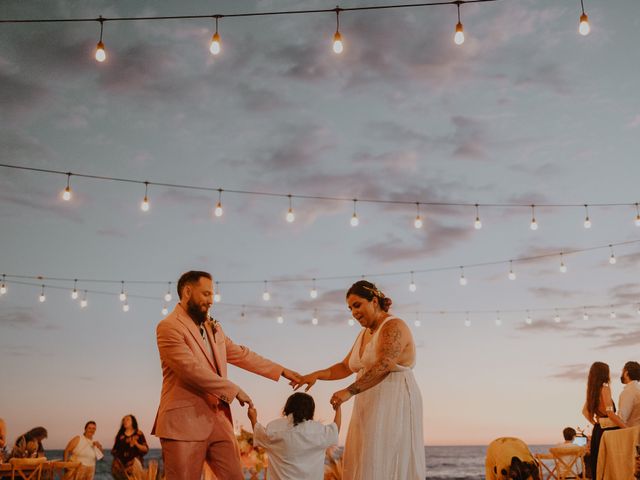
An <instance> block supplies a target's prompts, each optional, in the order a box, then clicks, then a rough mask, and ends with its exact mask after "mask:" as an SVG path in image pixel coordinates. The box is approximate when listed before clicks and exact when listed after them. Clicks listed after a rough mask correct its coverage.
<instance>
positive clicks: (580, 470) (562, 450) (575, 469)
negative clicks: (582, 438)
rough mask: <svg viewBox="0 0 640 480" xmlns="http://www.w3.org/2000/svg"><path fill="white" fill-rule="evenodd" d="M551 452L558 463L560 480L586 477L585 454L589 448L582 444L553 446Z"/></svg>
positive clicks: (557, 470) (582, 479)
mask: <svg viewBox="0 0 640 480" xmlns="http://www.w3.org/2000/svg"><path fill="white" fill-rule="evenodd" d="M549 453H551V455H553V460H554V461H555V463H556V472H557V476H558V480H565V479H581V480H584V479H586V478H587V477H586V468H585V464H584V456H585V454H586V453H587V450H586V449H585V448H584V447H580V446H577V445H575V446H569V447H552V448H550V449H549Z"/></svg>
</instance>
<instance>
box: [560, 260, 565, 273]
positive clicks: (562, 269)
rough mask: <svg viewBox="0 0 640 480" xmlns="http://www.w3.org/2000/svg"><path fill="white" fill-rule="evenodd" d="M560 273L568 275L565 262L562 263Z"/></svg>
mask: <svg viewBox="0 0 640 480" xmlns="http://www.w3.org/2000/svg"><path fill="white" fill-rule="evenodd" d="M560 273H567V266H566V265H565V264H564V262H560Z"/></svg>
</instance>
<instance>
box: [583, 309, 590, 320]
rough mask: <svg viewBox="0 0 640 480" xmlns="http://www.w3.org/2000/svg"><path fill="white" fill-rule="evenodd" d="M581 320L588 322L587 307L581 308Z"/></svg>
mask: <svg viewBox="0 0 640 480" xmlns="http://www.w3.org/2000/svg"><path fill="white" fill-rule="evenodd" d="M582 320H585V321H586V320H589V313H588V312H587V307H583V308H582Z"/></svg>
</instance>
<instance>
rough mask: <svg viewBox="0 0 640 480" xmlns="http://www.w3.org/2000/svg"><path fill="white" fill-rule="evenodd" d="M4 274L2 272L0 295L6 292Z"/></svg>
mask: <svg viewBox="0 0 640 480" xmlns="http://www.w3.org/2000/svg"><path fill="white" fill-rule="evenodd" d="M5 277H6V276H5V274H4V273H3V274H2V283H1V284H0V295H5V294H6V293H7V283H6V282H5Z"/></svg>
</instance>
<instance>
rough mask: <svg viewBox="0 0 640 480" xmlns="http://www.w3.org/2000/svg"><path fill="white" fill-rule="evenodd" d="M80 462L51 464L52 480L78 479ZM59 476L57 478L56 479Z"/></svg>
mask: <svg viewBox="0 0 640 480" xmlns="http://www.w3.org/2000/svg"><path fill="white" fill-rule="evenodd" d="M80 465H81V464H80V462H51V470H50V471H51V473H50V475H49V478H50V480H55V479H56V478H59V479H61V480H73V479H75V478H76V475H77V473H78V469H79V468H80ZM56 476H57V477H56Z"/></svg>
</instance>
